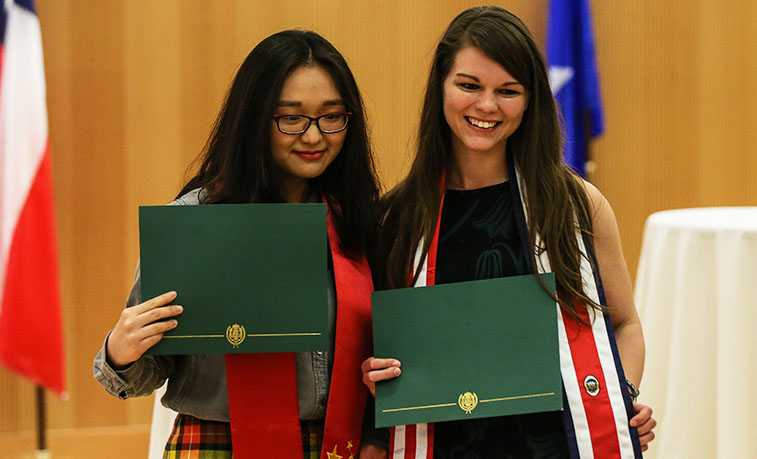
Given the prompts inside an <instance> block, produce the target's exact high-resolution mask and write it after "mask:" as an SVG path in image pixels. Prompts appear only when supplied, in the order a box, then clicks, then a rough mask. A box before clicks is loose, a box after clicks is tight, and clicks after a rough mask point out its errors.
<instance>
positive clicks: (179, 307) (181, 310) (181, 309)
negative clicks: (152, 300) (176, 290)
mask: <svg viewBox="0 0 757 459" xmlns="http://www.w3.org/2000/svg"><path fill="white" fill-rule="evenodd" d="M176 310H177V311H178V312H184V306H178V305H177V306H176Z"/></svg>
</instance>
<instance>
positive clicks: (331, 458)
mask: <svg viewBox="0 0 757 459" xmlns="http://www.w3.org/2000/svg"><path fill="white" fill-rule="evenodd" d="M326 456H328V458H329V459H342V456H340V455H338V454H337V453H336V445H334V451H332V452H330V453H329V452H328V451H326Z"/></svg>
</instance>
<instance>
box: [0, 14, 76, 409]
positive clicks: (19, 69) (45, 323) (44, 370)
mask: <svg viewBox="0 0 757 459" xmlns="http://www.w3.org/2000/svg"><path fill="white" fill-rule="evenodd" d="M0 40H2V42H0V43H1V45H2V46H1V47H0V59H1V61H0V62H1V64H0V364H2V365H4V366H5V367H7V368H9V369H10V370H12V371H14V372H16V373H18V374H20V375H22V376H25V377H27V378H29V379H30V380H31V381H33V382H34V383H35V384H38V385H41V386H44V387H46V388H48V389H50V390H52V391H54V392H56V393H58V394H59V395H60V394H62V393H63V391H64V389H65V383H64V366H63V337H62V325H61V307H60V289H59V285H58V256H57V246H56V242H55V215H54V212H53V188H52V178H51V175H50V146H49V143H48V137H47V108H46V104H45V72H44V66H43V60H42V38H41V34H40V26H39V20H38V19H37V15H36V14H35V11H34V4H33V1H32V0H5V1H4V2H3V5H2V13H0Z"/></svg>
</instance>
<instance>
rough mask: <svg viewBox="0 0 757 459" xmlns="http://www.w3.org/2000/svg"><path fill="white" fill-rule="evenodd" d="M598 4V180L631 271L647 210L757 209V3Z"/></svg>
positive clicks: (595, 154) (679, 0) (594, 178)
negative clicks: (603, 119)
mask: <svg viewBox="0 0 757 459" xmlns="http://www.w3.org/2000/svg"><path fill="white" fill-rule="evenodd" d="M593 6H594V23H595V30H596V35H597V37H598V38H597V42H598V43H597V52H598V59H599V62H600V73H601V78H602V89H603V91H604V100H605V110H606V116H607V127H606V133H605V135H603V136H602V137H601V138H600V139H599V140H598V141H597V142H596V143H595V144H594V151H593V157H594V158H595V160H596V162H597V165H598V168H597V170H596V172H595V173H594V174H592V181H593V182H594V183H595V184H597V186H599V188H600V189H601V190H602V191H603V192H604V193H605V195H606V196H607V198H608V199H609V200H610V202H611V203H612V205H613V208H614V209H615V212H616V214H617V217H618V222H619V225H620V230H621V237H622V239H623V243H624V244H623V245H624V251H625V254H626V260H627V262H628V265H629V267H630V270H631V273H632V275H633V274H635V270H636V265H637V260H638V256H639V253H640V249H641V236H642V231H643V225H644V221H645V220H646V217H647V216H648V215H649V214H650V213H652V212H656V211H659V210H665V209H672V208H682V207H700V206H734V205H751V206H754V205H757V181H755V180H754V177H755V175H756V174H757V161H755V159H754V152H755V150H756V149H757V133H756V132H755V129H754V128H753V127H752V126H754V125H755V122H756V121H757V112H755V110H754V106H755V105H754V104H755V102H756V100H755V99H756V98H757V92H755V91H754V90H753V89H752V87H751V86H752V83H751V81H753V79H754V75H755V71H756V70H757V52H755V51H757V50H756V49H755V48H757V44H756V43H755V42H754V33H753V30H752V29H753V24H754V21H755V19H757V4H755V3H754V2H751V1H748V0H741V1H737V2H732V3H729V5H728V8H723V5H715V4H711V2H688V1H685V0H677V1H672V2H666V3H665V5H664V6H663V5H645V6H644V7H641V6H639V5H636V4H632V3H628V2H626V3H615V2H613V3H608V2H594V3H593Z"/></svg>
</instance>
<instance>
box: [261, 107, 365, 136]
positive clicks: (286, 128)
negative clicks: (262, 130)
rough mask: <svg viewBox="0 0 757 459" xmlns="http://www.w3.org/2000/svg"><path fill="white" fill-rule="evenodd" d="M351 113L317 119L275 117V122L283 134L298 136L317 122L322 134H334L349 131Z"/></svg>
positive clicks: (334, 114)
mask: <svg viewBox="0 0 757 459" xmlns="http://www.w3.org/2000/svg"><path fill="white" fill-rule="evenodd" d="M351 115H352V113H351V112H346V113H327V114H326V115H321V116H318V117H316V118H311V117H309V116H306V115H273V121H275V122H276V127H277V128H278V129H279V132H281V133H282V134H291V135H298V134H302V133H303V132H305V131H307V130H308V129H310V123H312V122H313V121H315V125H316V126H318V130H319V131H321V133H322V134H334V133H336V132H342V131H344V130H345V129H347V121H349V119H350V116H351Z"/></svg>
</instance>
